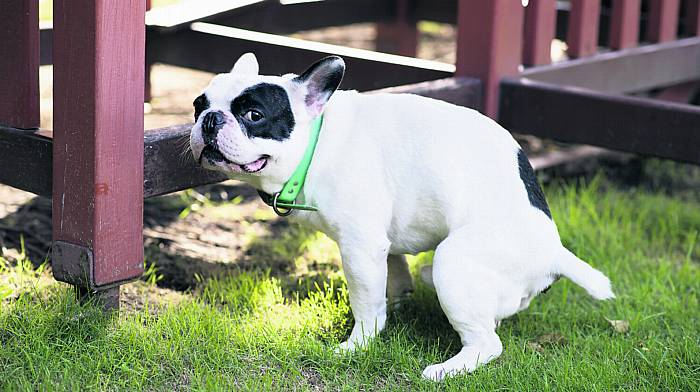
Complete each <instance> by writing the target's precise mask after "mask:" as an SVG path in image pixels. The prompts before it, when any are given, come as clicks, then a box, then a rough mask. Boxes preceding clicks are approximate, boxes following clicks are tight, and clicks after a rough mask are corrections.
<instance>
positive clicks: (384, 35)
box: [375, 0, 419, 57]
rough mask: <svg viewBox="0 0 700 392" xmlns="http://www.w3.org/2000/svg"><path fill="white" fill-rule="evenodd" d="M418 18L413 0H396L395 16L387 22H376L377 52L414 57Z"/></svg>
mask: <svg viewBox="0 0 700 392" xmlns="http://www.w3.org/2000/svg"><path fill="white" fill-rule="evenodd" d="M417 24H418V20H417V19H416V18H415V15H414V9H413V2H412V1H410V0H396V6H395V16H394V18H392V20H390V21H387V22H379V23H377V24H376V28H375V29H376V38H375V42H376V49H377V51H378V52H384V53H393V54H398V55H401V56H409V57H416V51H417V50H418V35H419V34H418V25H417Z"/></svg>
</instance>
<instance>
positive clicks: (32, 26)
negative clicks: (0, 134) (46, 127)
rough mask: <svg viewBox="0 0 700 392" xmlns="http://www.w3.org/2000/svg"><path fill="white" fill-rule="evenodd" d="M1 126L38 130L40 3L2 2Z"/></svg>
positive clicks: (0, 26) (0, 8)
mask: <svg viewBox="0 0 700 392" xmlns="http://www.w3.org/2000/svg"><path fill="white" fill-rule="evenodd" d="M0 53H2V54H3V57H2V60H1V61H0V85H2V88H3V91H4V94H3V95H2V98H0V124H3V125H7V126H12V127H17V128H25V129H29V128H38V127H39V117H40V116H39V2H37V1H36V0H14V1H0Z"/></svg>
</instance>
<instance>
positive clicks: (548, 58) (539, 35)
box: [523, 0, 557, 66]
mask: <svg viewBox="0 0 700 392" xmlns="http://www.w3.org/2000/svg"><path fill="white" fill-rule="evenodd" d="M556 23H557V2H556V0H530V3H529V4H528V5H527V7H526V8H525V39H524V40H523V64H525V65H529V66H532V65H546V64H549V63H551V62H552V40H554V34H555V32H556Z"/></svg>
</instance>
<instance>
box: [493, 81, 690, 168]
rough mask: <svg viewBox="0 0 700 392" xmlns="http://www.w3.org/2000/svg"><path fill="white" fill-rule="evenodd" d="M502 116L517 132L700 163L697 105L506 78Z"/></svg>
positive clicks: (504, 121)
mask: <svg viewBox="0 0 700 392" xmlns="http://www.w3.org/2000/svg"><path fill="white" fill-rule="evenodd" d="M501 88H502V90H501V94H502V95H501V97H502V98H501V118H500V122H501V124H502V125H503V126H505V127H506V128H508V129H510V130H512V131H514V132H521V133H528V134H531V135H536V136H539V137H544V138H548V139H554V140H559V141H563V142H567V143H584V144H592V145H595V146H600V147H605V148H611V149H615V150H621V151H627V152H633V153H637V154H648V155H654V156H657V157H661V158H670V159H675V160H679V161H685V162H691V163H695V164H700V132H698V129H700V108H699V107H697V106H692V105H681V104H677V103H670V102H665V101H661V100H656V99H649V98H639V97H631V96H625V95H610V94H606V93H600V92H597V91H593V90H588V89H584V88H572V87H569V86H560V85H554V84H550V83H543V82H538V81H535V80H522V79H505V80H504V81H503V83H502V84H501Z"/></svg>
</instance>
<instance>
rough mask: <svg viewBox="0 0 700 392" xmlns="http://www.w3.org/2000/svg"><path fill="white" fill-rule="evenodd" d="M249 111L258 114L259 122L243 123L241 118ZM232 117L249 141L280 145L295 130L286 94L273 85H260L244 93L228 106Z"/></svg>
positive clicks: (246, 121)
mask: <svg viewBox="0 0 700 392" xmlns="http://www.w3.org/2000/svg"><path fill="white" fill-rule="evenodd" d="M249 110H255V111H257V112H260V113H261V114H262V115H263V118H262V120H260V121H257V122H253V121H249V120H248V119H246V118H245V117H244V115H245V113H246V112H247V111H249ZM231 113H232V114H233V116H234V117H236V120H238V123H239V124H240V125H241V129H242V130H243V132H244V133H245V134H246V135H247V136H248V137H249V138H254V137H259V138H263V139H273V140H277V141H282V140H285V139H287V138H289V135H290V134H291V133H292V131H293V130H294V114H292V108H291V105H290V103H289V97H288V96H287V92H286V91H285V90H284V88H282V87H281V86H278V85H275V84H270V83H260V84H256V85H254V86H251V87H248V88H247V89H245V90H243V92H242V93H241V95H239V96H237V97H236V98H235V99H234V100H233V102H231Z"/></svg>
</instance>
